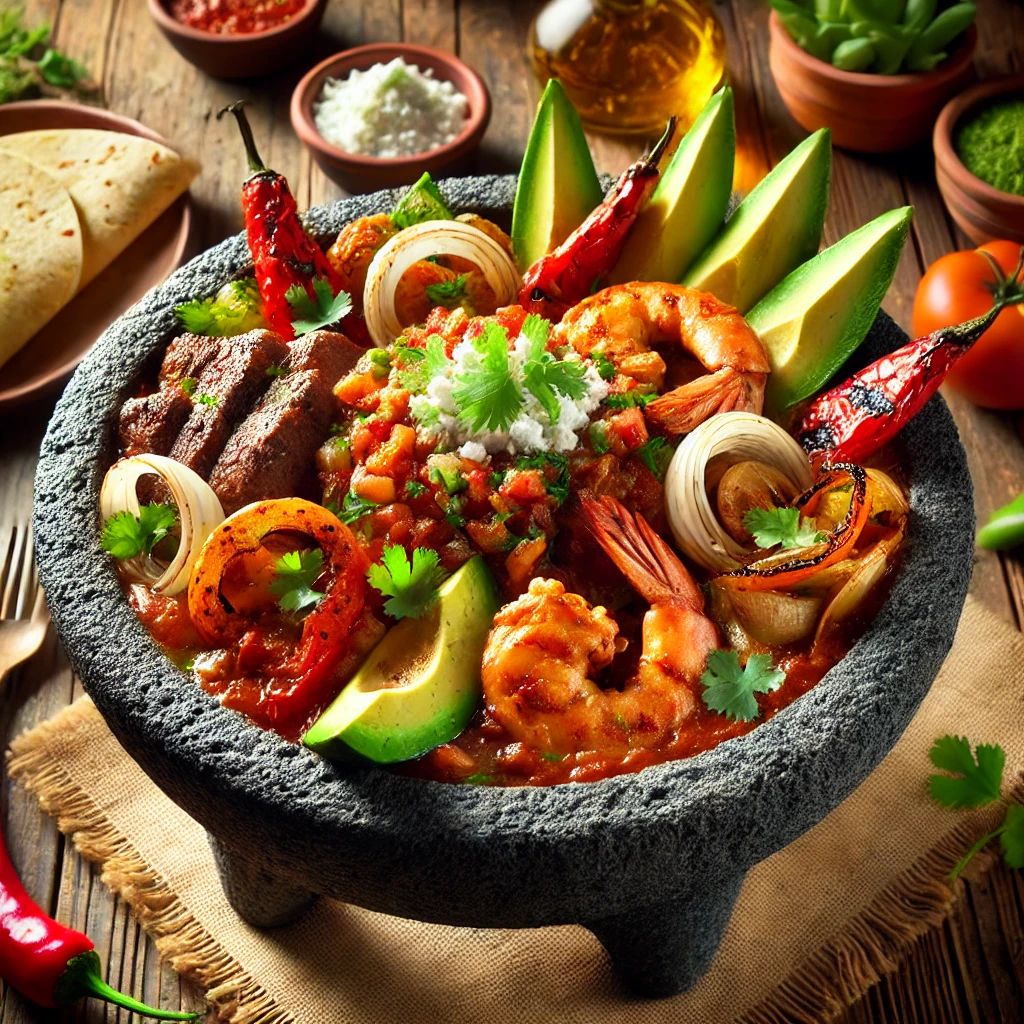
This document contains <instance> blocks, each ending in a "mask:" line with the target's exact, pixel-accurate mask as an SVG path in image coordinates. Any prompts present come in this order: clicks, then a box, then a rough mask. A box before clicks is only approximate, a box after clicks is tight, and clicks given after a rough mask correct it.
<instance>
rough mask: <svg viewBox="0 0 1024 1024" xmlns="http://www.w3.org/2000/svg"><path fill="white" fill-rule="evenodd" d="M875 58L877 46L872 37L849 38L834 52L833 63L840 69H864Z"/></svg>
mask: <svg viewBox="0 0 1024 1024" xmlns="http://www.w3.org/2000/svg"><path fill="white" fill-rule="evenodd" d="M874 59H875V48H874V46H873V45H872V43H871V40H870V39H864V38H859V39H847V41H846V42H845V43H840V44H839V45H838V46H837V47H836V48H835V51H834V52H833V54H832V63H833V64H834V65H835V66H836V67H837V68H839V70H840V71H864V70H865V69H866V68H869V67H870V66H871V62H872V61H873V60H874Z"/></svg>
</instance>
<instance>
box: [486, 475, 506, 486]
mask: <svg viewBox="0 0 1024 1024" xmlns="http://www.w3.org/2000/svg"><path fill="white" fill-rule="evenodd" d="M504 482H505V474H504V473H499V472H497V471H495V472H494V473H492V474H491V475H490V476H489V477H488V478H487V483H488V484H490V486H491V488H492V489H493V490H495V491H496V490H497V489H498V488H499V487H500V486H501V485H502V484H503V483H504Z"/></svg>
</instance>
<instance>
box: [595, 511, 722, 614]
mask: <svg viewBox="0 0 1024 1024" xmlns="http://www.w3.org/2000/svg"><path fill="white" fill-rule="evenodd" d="M582 502H583V514H584V515H585V516H586V517H587V522H588V524H589V525H590V529H591V530H592V531H593V534H594V537H595V538H596V539H597V542H598V544H600V545H601V547H602V548H603V549H604V550H605V552H606V553H607V554H608V557H609V558H611V560H612V561H613V562H614V563H615V564H616V565H617V566H618V567H619V569H620V570H621V572H622V574H623V575H624V576H625V577H626V579H628V580H629V582H630V583H631V584H632V586H633V587H634V589H635V590H636V591H637V593H638V594H639V595H640V596H641V597H642V598H644V600H646V601H647V602H648V603H649V604H651V605H656V604H667V603H669V602H682V603H683V604H685V605H687V606H689V607H690V608H692V609H693V610H694V611H697V612H703V610H704V597H703V595H702V594H701V591H700V588H699V587H698V586H697V584H696V582H694V579H693V577H692V576H691V575H690V574H689V572H687V570H686V566H684V565H683V563H682V562H681V561H679V556H678V555H677V554H676V553H675V552H674V551H673V550H672V549H671V548H670V547H669V546H668V544H667V543H666V542H665V541H664V540H663V539H662V538H661V537H660V536H658V534H657V533H656V532H655V531H654V529H653V528H652V527H651V526H650V524H649V523H648V522H647V520H646V519H644V517H643V516H634V515H633V513H632V512H630V511H629V509H627V508H626V506H625V505H623V504H622V502H621V501H618V500H616V499H615V498H612V497H609V496H608V495H605V496H604V497H603V498H601V499H600V500H595V499H594V498H587V497H585V498H583V499H582Z"/></svg>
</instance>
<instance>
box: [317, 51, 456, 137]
mask: <svg viewBox="0 0 1024 1024" xmlns="http://www.w3.org/2000/svg"><path fill="white" fill-rule="evenodd" d="M433 74H434V73H433V70H432V69H431V68H427V69H426V70H425V71H420V69H419V68H418V67H417V66H416V65H415V64H406V62H405V61H404V60H403V59H402V58H401V57H396V58H395V59H394V60H392V61H389V62H388V63H387V64H374V65H373V67H371V68H367V70H366V71H352V72H351V74H350V75H349V76H348V78H344V79H337V78H328V79H327V81H326V82H324V87H323V91H322V92H321V93H320V98H319V100H318V101H317V102H316V103H315V104H314V105H313V121H314V123H315V124H316V130H317V131H318V132H319V133H320V134H321V135H322V136H323V137H324V138H325V139H326V140H327V141H328V142H330V143H331V144H332V145H335V146H338V147H339V148H340V149H343V150H345V151H346V152H347V153H359V154H363V155H365V156H377V157H396V156H412V155H414V154H416V153H426V152H429V151H430V150H433V149H438V148H439V147H440V146H444V145H446V144H447V143H449V142H452V141H453V140H454V139H455V138H456V137H457V136H458V135H459V133H460V132H461V131H462V129H463V128H464V127H465V122H466V115H467V112H468V103H467V101H466V97H465V96H463V95H462V93H461V92H459V91H458V90H457V89H456V88H455V86H454V85H452V83H451V82H441V81H438V80H437V79H435V78H434V77H433Z"/></svg>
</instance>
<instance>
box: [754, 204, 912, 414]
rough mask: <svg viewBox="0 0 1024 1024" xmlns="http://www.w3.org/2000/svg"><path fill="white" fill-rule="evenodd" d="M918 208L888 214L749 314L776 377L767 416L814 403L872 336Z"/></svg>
mask: <svg viewBox="0 0 1024 1024" xmlns="http://www.w3.org/2000/svg"><path fill="white" fill-rule="evenodd" d="M913 214H914V208H913V207H912V206H904V207H902V208H901V209H898V210H890V211H889V212H888V213H883V214H882V216H881V217H877V218H876V219H875V220H873V221H871V223H870V224H865V225H864V227H862V228H858V229H857V230H856V231H854V232H851V233H850V234H849V235H847V236H846V237H845V238H843V239H842V240H841V241H839V242H836V244H835V245H833V246H831V247H830V248H828V249H825V250H824V251H823V252H820V253H818V255H817V256H815V257H814V258H813V259H811V260H808V261H807V262H806V263H805V264H804V265H803V266H801V267H798V268H797V269H796V270H794V271H793V273H792V274H790V275H789V276H788V277H787V278H786V279H785V280H784V281H782V282H781V283H780V284H778V285H776V286H775V287H774V288H773V289H772V290H771V291H770V292H769V293H768V294H767V295H766V296H765V297H764V298H763V299H762V300H761V301H760V302H759V303H758V304H757V305H756V306H755V307H754V308H753V309H752V310H751V311H750V312H749V313H748V314H747V323H749V324H750V326H751V327H753V329H754V330H755V331H756V332H757V334H758V337H760V339H761V341H762V342H763V343H764V347H765V348H766V349H767V351H768V359H769V361H770V362H771V366H772V372H771V375H770V376H769V378H768V387H767V390H766V392H765V404H766V412H767V413H768V415H769V416H778V415H779V414H780V413H782V412H784V411H785V410H786V409H787V408H789V407H790V406H791V405H794V404H795V403H796V402H799V401H801V400H802V399H804V398H808V397H810V396H811V395H813V394H814V393H815V392H816V391H818V389H819V388H821V387H822V385H823V384H825V382H826V381H827V380H828V379H829V378H830V377H831V376H832V375H833V374H834V373H835V372H836V370H838V369H839V367H840V366H842V365H843V363H844V362H846V360H847V358H848V357H849V355H850V353H852V352H853V351H854V349H856V348H857V346H858V345H859V344H860V343H861V342H862V341H863V340H864V338H865V337H866V336H867V333H868V331H869V330H870V328H871V325H872V324H873V323H874V322H875V317H876V316H877V315H878V309H879V306H881V304H882V299H883V298H884V297H885V293H886V292H887V291H888V290H889V285H890V284H892V279H893V275H894V274H895V273H896V265H897V264H898V263H899V260H900V254H901V253H902V252H903V245H904V243H905V242H906V240H907V232H908V231H909V230H910V220H911V217H913Z"/></svg>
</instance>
